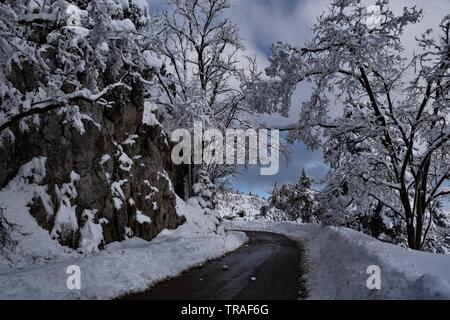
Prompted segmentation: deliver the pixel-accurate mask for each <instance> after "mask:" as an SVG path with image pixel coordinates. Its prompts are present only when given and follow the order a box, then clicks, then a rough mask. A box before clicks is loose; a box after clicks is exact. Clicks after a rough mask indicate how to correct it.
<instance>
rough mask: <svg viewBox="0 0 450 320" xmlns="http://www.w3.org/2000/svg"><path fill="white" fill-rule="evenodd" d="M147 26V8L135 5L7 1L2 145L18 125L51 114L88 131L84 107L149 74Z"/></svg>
mask: <svg viewBox="0 0 450 320" xmlns="http://www.w3.org/2000/svg"><path fill="white" fill-rule="evenodd" d="M148 28H149V13H148V10H147V7H146V6H143V5H141V4H139V2H136V1H128V2H124V1H118V0H117V1H116V0H100V1H92V2H90V1H57V0H53V1H25V0H23V1H2V2H1V3H0V33H1V35H2V36H1V38H0V47H1V52H0V60H1V68H0V101H1V107H0V137H1V138H2V140H4V139H7V140H9V141H11V140H14V133H13V131H14V130H11V129H12V128H13V127H18V128H19V129H20V131H21V132H24V131H26V130H28V129H29V128H30V127H32V126H38V125H39V115H40V114H43V113H47V112H50V111H57V112H60V113H62V114H64V115H65V116H66V121H67V122H69V123H72V124H73V125H74V126H75V127H77V128H78V129H79V130H80V132H83V130H84V129H83V120H85V121H86V120H89V119H90V117H89V114H86V113H85V112H82V111H80V104H82V103H85V102H88V103H91V104H93V105H95V106H96V107H100V108H103V107H108V106H109V105H110V103H111V100H113V99H112V97H111V94H112V92H113V91H114V92H115V93H116V94H119V95H120V92H121V90H122V91H123V90H131V87H132V85H133V84H135V81H136V79H135V73H136V72H138V73H139V74H144V71H145V69H146V67H147V66H146V65H145V62H146V61H145V59H144V56H143V54H141V51H143V50H142V48H143V47H144V45H143V42H148V39H149V37H148V36H145V37H144V36H143V35H142V34H141V33H142V32H144V30H147V29H148ZM140 78H142V77H140ZM108 98H109V99H108ZM117 99H119V96H115V97H114V100H116V101H115V102H116V103H117ZM0 142H1V141H0Z"/></svg>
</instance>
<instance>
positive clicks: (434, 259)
mask: <svg viewBox="0 0 450 320" xmlns="http://www.w3.org/2000/svg"><path fill="white" fill-rule="evenodd" d="M227 224H228V227H229V228H233V229H241V230H254V231H270V232H275V233H280V234H284V235H286V236H288V237H290V238H292V239H294V240H299V241H300V240H306V241H305V242H306V254H307V260H308V261H307V266H308V269H309V271H308V274H307V275H306V281H307V287H308V289H309V299H450V285H449V284H450V256H448V255H439V254H431V253H425V252H419V251H414V250H407V249H404V248H401V247H399V246H396V245H391V244H387V243H384V242H381V241H379V240H376V239H374V238H372V237H369V236H367V235H364V234H362V233H359V232H356V231H354V230H350V229H347V228H335V227H329V226H322V225H318V224H297V223H287V222H286V223H269V222H261V221H252V222H246V221H242V220H240V221H232V222H228V223H227ZM371 265H376V266H378V267H379V268H380V271H381V274H380V275H381V289H380V290H369V289H368V288H367V285H366V281H367V279H368V278H369V276H370V275H369V274H368V273H367V268H368V267H369V266H371Z"/></svg>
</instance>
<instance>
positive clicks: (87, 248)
mask: <svg viewBox="0 0 450 320" xmlns="http://www.w3.org/2000/svg"><path fill="white" fill-rule="evenodd" d="M96 214H97V210H96V209H94V210H87V209H86V210H84V211H83V213H82V215H81V217H82V218H83V219H84V220H85V222H84V226H83V227H82V228H81V230H80V248H79V251H81V252H86V253H90V252H96V251H99V246H101V245H102V244H103V229H102V224H103V223H108V220H106V219H100V221H99V223H95V222H94V218H95V215H96Z"/></svg>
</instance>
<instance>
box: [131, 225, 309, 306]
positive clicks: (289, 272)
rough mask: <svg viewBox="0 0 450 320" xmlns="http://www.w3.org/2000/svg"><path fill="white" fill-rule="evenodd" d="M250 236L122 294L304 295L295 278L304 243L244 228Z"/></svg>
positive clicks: (144, 296) (233, 297) (300, 267)
mask: <svg viewBox="0 0 450 320" xmlns="http://www.w3.org/2000/svg"><path fill="white" fill-rule="evenodd" d="M245 233H246V234H247V236H248V237H249V240H250V241H249V242H248V243H247V244H246V245H244V246H242V247H241V248H239V249H238V250H236V251H234V252H232V253H230V254H227V255H226V256H224V257H222V258H219V259H217V260H213V261H210V262H207V263H205V264H204V265H203V266H201V267H198V268H195V269H192V270H190V271H187V272H185V273H183V274H181V275H180V276H179V277H177V278H174V279H170V280H167V281H165V282H161V283H159V284H157V285H156V286H155V287H153V288H150V289H149V290H148V291H145V292H142V293H136V294H132V295H129V296H127V297H124V299H132V300H172V299H173V300H175V299H176V300H297V299H298V298H299V297H300V298H305V297H306V295H307V293H306V288H305V286H304V283H303V281H301V280H300V281H299V279H300V275H301V274H302V273H303V272H304V271H302V270H303V269H304V268H303V249H302V248H301V246H299V245H298V244H297V243H296V242H294V241H292V240H290V239H288V238H286V237H284V236H282V235H278V234H274V233H268V232H253V231H248V232H245Z"/></svg>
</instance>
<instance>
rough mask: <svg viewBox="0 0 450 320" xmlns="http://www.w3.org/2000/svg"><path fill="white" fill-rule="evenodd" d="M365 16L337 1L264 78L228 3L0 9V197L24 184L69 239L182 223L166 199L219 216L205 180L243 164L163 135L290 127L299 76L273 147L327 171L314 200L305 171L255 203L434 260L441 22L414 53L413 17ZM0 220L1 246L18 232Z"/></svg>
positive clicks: (444, 160) (38, 0) (14, 4)
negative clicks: (300, 150) (299, 95)
mask: <svg viewBox="0 0 450 320" xmlns="http://www.w3.org/2000/svg"><path fill="white" fill-rule="evenodd" d="M376 6H377V7H378V8H379V13H378V14H379V15H378V16H377V19H378V20H377V22H378V23H376V24H373V23H370V21H372V20H371V18H373V17H372V14H373V13H371V12H369V11H367V10H366V7H365V6H363V5H362V4H361V3H360V1H358V0H331V1H330V4H329V6H328V9H327V10H326V12H325V13H324V14H323V15H321V16H320V17H318V19H317V23H316V24H315V25H314V26H311V27H312V32H313V36H312V38H311V40H310V41H308V42H307V43H305V44H287V43H282V42H278V43H275V44H274V45H273V46H272V51H271V55H270V58H269V60H270V65H269V67H268V68H267V69H266V70H265V72H259V71H258V68H257V65H256V59H255V57H247V56H246V54H245V46H244V43H243V40H242V39H241V36H240V34H239V29H238V28H237V26H236V25H235V24H233V23H232V22H231V21H230V20H229V19H228V18H227V17H226V12H227V10H228V9H229V7H230V3H229V1H228V0H168V1H167V3H166V5H165V7H164V9H163V10H160V11H153V10H152V7H151V5H150V7H149V5H148V3H147V1H144V0H139V1H138V0H99V1H85V0H73V1H68V0H64V1H61V0H34V1H30V0H21V1H9V0H5V1H1V2H0V34H1V37H0V48H1V50H0V60H1V66H0V103H1V105H0V188H4V187H6V186H7V185H8V183H10V182H11V181H13V180H14V179H15V178H17V177H18V175H19V174H22V177H23V178H24V179H25V180H27V181H28V182H29V183H31V184H34V185H35V187H33V188H34V189H33V191H32V193H33V194H32V195H31V196H30V197H31V198H30V199H29V200H32V201H30V204H29V206H30V208H31V211H30V212H31V214H32V215H33V216H34V217H35V218H36V220H37V221H38V222H39V224H40V225H41V226H42V227H43V228H45V229H47V230H48V231H49V232H50V233H51V235H52V237H54V238H55V239H58V240H59V241H60V243H62V244H64V245H68V246H70V247H73V248H78V247H80V246H81V247H86V248H87V249H86V250H87V251H93V250H94V251H95V250H98V249H99V248H100V249H101V248H102V247H103V246H104V244H105V243H108V242H111V241H114V240H123V239H124V238H126V237H128V236H130V235H139V236H142V237H144V238H146V239H152V238H153V237H155V236H156V235H157V234H158V233H159V232H160V231H161V230H163V229H165V228H175V227H177V226H178V225H180V224H182V223H183V219H182V218H180V217H178V216H177V215H176V212H175V211H176V209H175V196H176V195H175V194H178V195H179V196H181V197H184V198H188V197H190V196H197V197H199V199H200V204H201V206H202V208H204V209H207V212H210V214H214V213H213V211H214V208H215V199H214V195H215V192H216V187H215V185H214V183H215V182H216V181H217V180H218V179H220V178H224V177H225V178H226V177H230V176H232V175H235V174H238V172H239V170H240V169H241V168H240V167H238V166H233V165H214V166H211V165H210V166H208V165H184V166H181V167H177V166H174V165H173V164H172V163H170V144H171V142H170V141H169V136H170V133H171V132H172V131H173V130H175V129H177V128H187V129H189V128H192V126H193V122H194V121H201V123H202V124H203V127H204V128H205V129H208V128H217V129H219V130H222V131H223V130H225V129H227V128H239V129H247V128H255V129H259V128H267V127H268V125H267V124H266V123H265V122H263V121H261V120H260V119H261V117H259V116H260V115H261V114H279V115H282V116H287V115H288V114H289V111H290V109H291V107H292V106H291V104H292V103H291V102H292V95H293V94H294V92H295V90H296V88H297V87H298V86H299V85H300V84H301V83H303V82H309V83H312V84H313V90H312V93H311V96H310V97H309V98H310V99H309V100H308V102H306V103H304V104H303V105H302V108H301V113H300V115H299V118H298V122H297V123H295V124H294V125H292V126H291V127H289V128H282V129H283V130H284V131H288V136H287V139H286V141H285V143H292V142H296V141H302V142H304V143H305V144H307V145H308V146H309V147H310V148H312V149H320V150H323V153H324V157H325V161H326V163H327V164H328V165H329V166H330V171H329V173H328V175H327V177H326V179H325V182H324V184H323V185H324V186H323V188H321V189H320V190H313V188H312V180H311V178H310V177H308V176H307V175H306V174H303V175H302V176H301V177H300V180H299V181H298V182H295V183H292V184H285V185H282V186H280V187H276V188H275V189H274V190H273V193H272V195H271V200H270V201H271V204H270V207H272V208H270V207H269V208H265V210H269V211H270V210H272V211H273V210H275V209H276V210H281V211H283V212H284V213H285V214H286V216H287V217H288V218H287V220H290V221H299V222H307V223H317V222H321V223H325V224H332V225H344V226H349V227H351V228H354V229H356V230H359V231H363V232H365V233H368V234H370V235H372V236H375V237H377V238H380V239H383V240H386V241H390V242H394V243H399V244H402V245H407V246H408V247H410V248H412V249H418V250H430V251H435V252H445V251H446V248H450V243H449V235H450V231H449V230H450V229H449V227H450V220H449V218H448V213H447V212H446V211H445V210H446V209H445V206H444V203H445V202H446V201H447V200H446V199H447V196H449V195H450V189H449V184H448V180H449V178H450V165H449V163H450V153H449V150H450V125H449V123H448V122H449V121H450V117H449V115H450V108H449V98H450V96H449V90H450V74H449V70H450V15H447V16H443V17H442V18H443V19H442V20H441V21H440V22H436V27H435V29H434V30H426V31H425V32H424V33H423V34H417V48H416V50H415V52H414V54H413V56H412V57H411V56H410V55H409V53H408V54H407V53H406V52H405V50H404V48H403V46H402V42H401V36H402V34H403V32H404V30H405V29H406V28H408V27H409V26H410V25H412V24H415V23H418V22H419V21H420V20H421V18H422V16H423V11H422V10H421V9H419V8H417V7H412V8H405V9H404V10H403V12H402V13H401V14H400V15H396V14H394V13H393V12H392V11H391V10H390V9H389V1H388V0H379V1H377V3H376ZM334 104H338V105H339V106H341V108H342V112H341V114H339V115H338V116H331V114H330V108H331V107H332V106H333V105H334ZM30 161H31V162H32V163H33V164H34V165H35V166H34V167H27V168H28V169H27V170H28V171H27V170H25V169H23V168H22V169H20V168H21V167H22V166H23V165H25V164H27V163H30ZM45 173H47V174H46V175H45ZM2 206H3V204H2V202H1V199H0V207H2ZM6 209H7V208H6ZM1 213H2V214H1V215H0V229H1V233H0V234H1V237H0V239H1V240H2V242H6V241H7V239H8V237H6V236H4V234H5V233H6V232H8V230H10V229H11V228H13V227H14V225H12V224H9V222H8V220H7V218H5V216H3V210H2V211H1ZM150 225H151V227H150ZM99 228H100V233H103V234H102V235H101V236H100V237H98V236H94V234H98V232H96V231H93V230H99ZM87 229H89V230H87ZM101 230H103V231H101ZM88 231H89V232H88ZM2 245H4V244H3V243H2Z"/></svg>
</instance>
